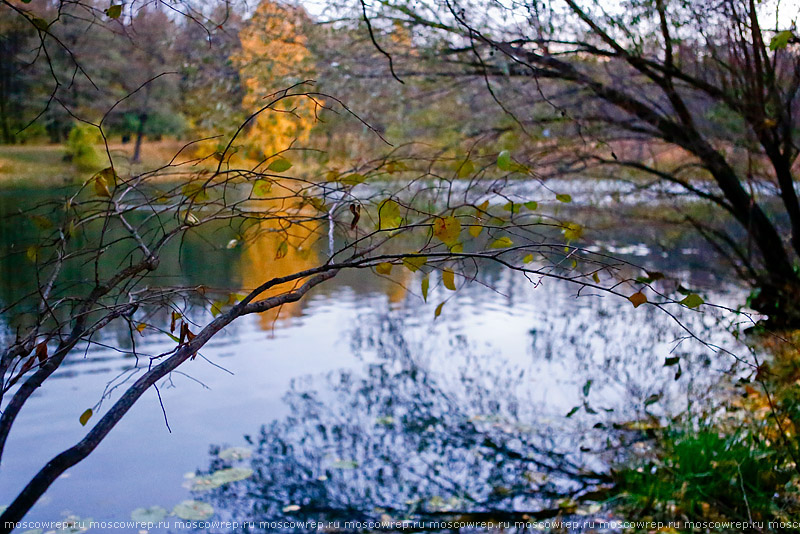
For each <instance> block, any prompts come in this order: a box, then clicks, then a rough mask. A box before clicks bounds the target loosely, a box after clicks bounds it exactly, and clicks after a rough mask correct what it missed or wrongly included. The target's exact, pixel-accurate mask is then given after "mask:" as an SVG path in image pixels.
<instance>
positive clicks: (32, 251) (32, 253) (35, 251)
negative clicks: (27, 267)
mask: <svg viewBox="0 0 800 534" xmlns="http://www.w3.org/2000/svg"><path fill="white" fill-rule="evenodd" d="M25 256H26V257H27V258H28V259H29V260H31V261H32V262H34V263H36V260H38V259H39V247H38V246H37V245H31V246H29V247H28V248H27V249H25Z"/></svg>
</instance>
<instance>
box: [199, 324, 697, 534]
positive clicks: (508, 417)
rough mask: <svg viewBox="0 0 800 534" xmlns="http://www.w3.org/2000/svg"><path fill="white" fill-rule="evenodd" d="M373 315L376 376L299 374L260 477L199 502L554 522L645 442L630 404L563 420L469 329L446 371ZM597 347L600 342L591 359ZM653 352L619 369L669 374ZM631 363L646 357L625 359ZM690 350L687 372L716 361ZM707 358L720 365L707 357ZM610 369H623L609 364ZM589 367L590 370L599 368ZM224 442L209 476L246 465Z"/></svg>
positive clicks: (254, 463) (347, 516)
mask: <svg viewBox="0 0 800 534" xmlns="http://www.w3.org/2000/svg"><path fill="white" fill-rule="evenodd" d="M369 322H372V323H373V324H372V325H370V324H366V325H364V324H360V325H359V328H358V329H356V331H355V332H354V333H353V335H354V338H353V342H352V348H353V350H354V351H356V353H358V354H360V355H362V356H363V358H364V369H365V371H364V372H363V373H361V374H356V373H354V372H352V371H338V372H334V373H331V374H329V375H327V376H325V377H324V383H323V384H319V383H318V382H317V380H316V379H314V378H313V377H309V378H306V379H302V380H296V381H295V382H294V384H293V386H292V388H291V389H290V391H289V393H287V395H286V397H285V401H286V403H287V404H288V406H289V412H290V415H289V416H288V417H286V418H285V419H283V420H280V421H274V422H272V423H270V424H267V425H266V426H264V427H263V428H262V429H261V432H260V434H259V435H258V436H257V437H250V436H247V437H246V439H247V441H248V442H250V444H251V445H252V446H253V447H254V452H253V456H252V457H251V458H249V459H248V460H246V462H249V467H250V468H251V469H252V470H253V471H254V474H253V476H252V477H250V478H248V479H246V480H243V481H240V482H237V483H234V484H228V485H226V486H222V487H219V488H216V489H213V490H211V491H210V492H209V493H204V494H202V495H201V494H198V495H197V497H198V498H202V499H204V500H207V501H209V502H212V503H213V504H214V505H215V508H216V509H217V511H218V513H219V514H224V515H229V517H230V518H232V519H233V520H236V521H239V522H243V521H252V522H255V524H256V525H258V523H259V522H260V521H281V520H287V519H294V520H317V521H340V522H345V521H354V520H360V521H367V520H381V519H383V520H387V519H390V518H391V519H392V520H401V519H412V520H418V521H419V520H421V521H431V520H445V519H457V520H490V519H491V520H495V521H523V520H526V519H532V520H533V519H544V518H550V517H554V516H557V515H569V514H571V513H575V512H577V513H582V512H585V511H586V510H587V509H591V507H589V506H588V505H589V503H591V502H592V501H595V500H602V498H603V497H604V495H605V490H606V489H607V488H608V487H609V483H610V482H611V476H610V475H609V473H608V470H607V466H608V465H610V463H611V462H614V461H618V460H619V459H620V458H621V457H622V455H623V454H624V453H625V450H626V449H627V448H628V447H630V446H631V445H632V444H633V443H636V442H638V441H642V440H643V438H644V435H643V433H642V432H640V431H634V430H630V427H628V428H627V429H626V428H625V427H624V426H620V425H619V424H617V425H613V423H612V421H613V419H612V417H613V418H615V419H616V421H617V422H619V421H623V420H625V418H626V417H627V418H628V420H629V418H630V417H636V414H635V413H633V414H632V413H631V412H630V411H629V412H628V413H627V414H626V415H623V414H622V413H621V412H624V410H617V411H616V413H614V414H612V413H610V412H611V410H610V409H609V411H608V412H604V411H603V410H602V409H601V408H597V410H594V409H591V408H590V409H589V410H588V412H589V413H591V414H595V413H596V415H594V416H593V417H589V414H587V413H585V412H586V411H587V410H582V411H581V413H579V414H577V415H576V416H575V417H574V418H569V419H568V418H565V417H564V412H559V414H560V415H559V416H555V417H554V416H553V413H552V412H553V410H552V408H551V409H550V410H549V411H550V414H548V413H547V412H546V410H547V407H546V406H541V404H542V401H541V400H540V401H534V400H532V399H533V398H534V397H533V396H530V397H528V396H526V395H525V394H524V392H525V391H527V390H529V389H530V384H531V381H530V379H528V377H527V376H526V373H530V369H528V370H523V368H522V367H518V366H513V365H508V362H498V359H497V358H493V357H489V356H484V355H481V356H478V355H475V354H474V352H473V347H472V346H471V345H470V343H469V342H468V341H466V339H465V338H464V337H459V336H456V337H454V338H453V340H452V341H451V347H450V351H449V354H452V355H453V357H452V361H451V362H450V365H452V367H450V369H451V370H450V371H449V372H442V370H441V369H440V370H438V371H435V370H433V367H434V365H432V364H433V362H435V361H438V364H439V365H440V366H441V358H438V359H437V358H434V357H433V356H435V355H434V354H431V350H432V349H431V347H430V346H426V343H425V342H415V341H410V338H411V337H413V336H410V335H409V329H408V328H407V325H404V324H403V320H402V319H401V318H398V317H397V316H395V315H392V314H389V315H386V316H381V317H373V318H372V320H371V321H368V323H369ZM578 322H580V321H578ZM575 326H579V325H575V324H573V325H572V327H575ZM673 326H676V325H673ZM653 328H656V327H653ZM656 329H657V328H656ZM601 330H602V329H601ZM667 330H670V328H667ZM651 334H652V333H651ZM664 335H665V333H664V332H661V334H660V336H661V337H663V336H664ZM614 341H615V340H614V339H613V336H611V337H610V338H609V339H606V343H611V342H614ZM596 350H597V347H596V346H594V347H589V346H587V347H586V351H587V355H586V356H585V358H586V359H591V358H592V355H590V354H589V353H590V352H592V351H596ZM645 351H646V349H645V348H643V347H639V348H638V349H636V350H633V351H632V352H631V351H628V352H629V353H628V354H627V356H620V357H615V359H616V360H617V361H616V365H617V366H623V367H624V366H626V365H633V366H634V367H637V368H639V369H640V370H641V371H642V372H643V373H644V374H647V373H649V374H650V376H651V377H652V379H653V381H656V382H657V381H660V380H662V378H663V377H660V375H659V376H656V375H657V374H656V373H654V372H653V365H654V361H644V359H643V358H644V356H643V355H642V353H644V352H645ZM631 357H633V358H639V359H640V361H637V362H635V363H634V364H631V363H630V362H629V361H622V360H629V359H630V358H631ZM579 358H580V357H579ZM657 358H659V356H654V357H652V356H651V359H652V360H655V359H657ZM662 358H663V357H662ZM684 358H685V360H684V365H685V370H684V374H695V373H692V366H693V365H700V366H704V364H703V363H699V364H698V363H697V362H696V361H695V363H694V364H693V363H692V361H691V358H689V357H688V355H686V356H685V357H684ZM698 359H699V360H705V362H706V364H705V365H707V361H708V360H707V358H703V357H701V358H695V360H698ZM602 366H603V367H605V369H604V370H605V372H606V373H608V374H609V375H611V373H614V372H615V369H613V368H609V366H611V367H613V365H612V364H610V363H609V362H608V361H606V362H605V364H603V365H602ZM578 367H580V368H584V369H587V365H586V362H583V363H579V364H578ZM534 368H535V367H534ZM587 370H588V369H587ZM595 370H596V369H595ZM669 372H670V376H669V379H668V381H669V382H670V383H671V382H672V375H671V373H672V372H673V371H669ZM701 374H706V375H707V374H708V373H701ZM539 380H541V378H540V379H539ZM684 380H686V378H685V379H684ZM688 380H692V379H691V378H689V379H688ZM670 383H666V384H665V387H666V388H671V387H673V386H674V384H670ZM583 402H586V399H585V398H584V400H583ZM620 402H628V403H631V402H632V401H631V399H630V398H627V399H626V400H621V401H620ZM537 403H538V404H537ZM585 407H586V404H585V405H584V408H585ZM559 410H560V408H559ZM634 412H635V411H634ZM548 415H549V417H550V419H548ZM614 426H616V428H614ZM592 427H594V428H592ZM220 449H221V448H220V447H215V448H214V450H212V453H213V455H214V458H213V460H212V461H211V465H210V466H209V470H208V472H209V473H210V472H213V471H216V470H218V469H222V468H226V467H230V466H232V465H237V462H233V463H232V462H231V461H226V460H223V459H220V458H219V457H218V456H216V455H217V453H218V452H219V450H220ZM595 508H596V507H595ZM342 524H343V523H342ZM266 530H270V531H274V528H271V529H266Z"/></svg>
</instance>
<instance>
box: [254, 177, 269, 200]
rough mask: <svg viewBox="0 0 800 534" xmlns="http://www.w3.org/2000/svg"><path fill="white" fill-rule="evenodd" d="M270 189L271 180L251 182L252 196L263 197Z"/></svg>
mask: <svg viewBox="0 0 800 534" xmlns="http://www.w3.org/2000/svg"><path fill="white" fill-rule="evenodd" d="M270 191H272V180H256V181H255V183H254V184H253V196H254V197H265V196H267V195H268V194H269V192H270Z"/></svg>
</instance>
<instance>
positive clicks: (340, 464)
mask: <svg viewBox="0 0 800 534" xmlns="http://www.w3.org/2000/svg"><path fill="white" fill-rule="evenodd" d="M331 467H333V468H334V469H356V468H357V467H358V462H356V461H355V460H342V459H341V458H339V459H338V460H336V461H335V462H333V464H331Z"/></svg>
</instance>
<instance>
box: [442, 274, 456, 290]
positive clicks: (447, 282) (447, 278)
mask: <svg viewBox="0 0 800 534" xmlns="http://www.w3.org/2000/svg"><path fill="white" fill-rule="evenodd" d="M442 283H443V284H444V287H446V288H447V289H449V290H450V291H455V290H456V280H455V273H453V271H451V270H450V269H445V270H444V271H442Z"/></svg>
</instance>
